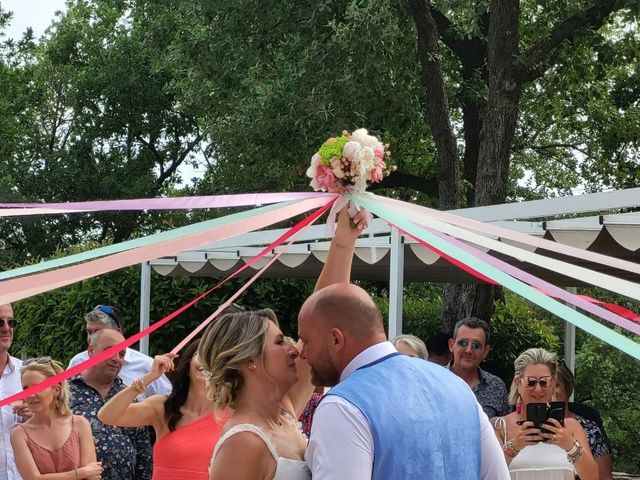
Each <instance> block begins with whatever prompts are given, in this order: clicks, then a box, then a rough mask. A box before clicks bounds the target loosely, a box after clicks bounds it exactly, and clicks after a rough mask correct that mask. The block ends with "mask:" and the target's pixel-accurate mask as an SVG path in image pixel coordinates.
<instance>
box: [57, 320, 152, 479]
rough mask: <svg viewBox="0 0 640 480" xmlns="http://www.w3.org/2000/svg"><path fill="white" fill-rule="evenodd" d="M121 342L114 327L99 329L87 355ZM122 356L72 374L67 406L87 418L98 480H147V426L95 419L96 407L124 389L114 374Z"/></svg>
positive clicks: (149, 460)
mask: <svg viewBox="0 0 640 480" xmlns="http://www.w3.org/2000/svg"><path fill="white" fill-rule="evenodd" d="M123 341H124V337H123V336H122V334H121V333H120V332H119V331H117V330H111V329H102V330H99V331H97V332H96V333H94V334H93V335H92V336H91V342H90V343H89V350H88V353H89V358H92V357H94V356H95V355H98V354H99V353H101V352H104V351H105V350H107V349H108V348H111V347H113V346H115V345H117V344H119V343H121V342H123ZM124 356H125V353H124V351H122V350H121V351H120V352H118V353H116V354H115V355H113V356H112V357H111V358H109V359H107V360H105V361H104V362H102V363H99V364H98V365H96V366H94V367H91V368H89V369H87V370H85V371H83V372H82V373H81V374H80V375H78V376H76V377H73V378H72V379H71V380H70V381H69V387H70V389H71V409H72V410H73V411H74V412H75V413H76V414H81V415H84V417H85V418H86V419H87V420H89V423H90V425H91V430H92V432H93V436H94V438H95V440H96V454H97V456H98V460H100V461H101V462H102V466H103V467H104V472H103V474H102V480H149V479H150V478H151V442H150V439H149V431H148V429H147V428H144V427H143V428H122V427H113V426H111V425H104V424H103V423H102V422H101V421H100V420H98V418H97V413H98V410H100V408H102V406H103V405H104V404H105V403H106V402H107V401H108V400H109V399H110V398H111V397H113V396H115V395H116V394H117V393H118V392H119V391H121V390H124V389H125V388H127V387H126V386H125V385H124V383H122V380H121V379H120V378H119V377H118V373H119V372H120V369H121V368H122V364H123V363H124Z"/></svg>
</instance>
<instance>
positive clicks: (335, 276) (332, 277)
mask: <svg viewBox="0 0 640 480" xmlns="http://www.w3.org/2000/svg"><path fill="white" fill-rule="evenodd" d="M351 220H353V223H354V224H355V226H352V225H351V222H350V221H349V214H348V212H347V207H345V208H343V209H342V210H341V211H340V214H339V215H338V223H337V225H336V233H335V236H334V237H333V240H331V246H330V247H329V253H328V255H327V261H326V262H325V264H324V267H323V268H322V272H321V273H320V276H319V277H318V281H317V282H316V288H315V290H316V291H317V290H320V289H321V288H324V287H326V286H328V285H332V284H334V283H349V281H350V280H351V263H352V260H353V252H354V251H355V246H356V240H357V239H358V237H359V236H360V235H361V234H362V232H363V230H364V229H365V228H367V224H366V213H365V211H364V210H361V211H359V212H358V213H357V214H356V216H355V217H354V218H353V219H351Z"/></svg>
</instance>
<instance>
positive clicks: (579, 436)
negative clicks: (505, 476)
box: [494, 348, 598, 480]
mask: <svg viewBox="0 0 640 480" xmlns="http://www.w3.org/2000/svg"><path fill="white" fill-rule="evenodd" d="M514 367H515V375H514V378H513V382H512V384H511V392H510V394H509V402H510V403H511V404H512V405H513V404H515V405H516V411H515V412H513V413H510V414H509V415H505V416H504V417H498V418H497V419H495V421H494V426H495V428H496V435H497V436H498V440H500V442H501V443H502V445H503V451H504V457H505V460H506V461H507V464H508V465H509V473H510V474H511V478H512V480H574V477H575V475H578V476H579V477H580V479H581V480H597V478H598V466H597V464H596V462H595V460H594V459H593V457H592V456H591V452H590V451H589V444H588V441H587V437H586V435H585V432H584V430H583V429H582V427H581V426H580V424H579V423H578V422H577V421H576V420H575V419H573V418H565V419H564V426H563V425H562V423H561V422H560V421H558V420H557V419H555V418H548V419H547V420H546V422H545V426H544V430H543V429H541V428H539V427H536V426H535V425H534V422H532V421H530V420H527V410H533V409H532V408H529V409H528V408H527V405H530V404H534V403H537V404H548V403H549V402H551V401H552V400H553V397H554V394H555V389H556V375H557V369H558V361H557V358H556V355H555V354H554V353H551V352H548V351H546V350H544V349H542V348H530V349H528V350H526V351H524V352H523V353H521V354H520V356H519V357H518V358H517V359H516V361H515V362H514Z"/></svg>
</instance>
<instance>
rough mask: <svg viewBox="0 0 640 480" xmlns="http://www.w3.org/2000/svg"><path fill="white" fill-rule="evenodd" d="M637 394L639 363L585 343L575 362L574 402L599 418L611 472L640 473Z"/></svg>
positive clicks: (603, 345)
mask: <svg viewBox="0 0 640 480" xmlns="http://www.w3.org/2000/svg"><path fill="white" fill-rule="evenodd" d="M636 341H637V340H636ZM639 391H640V362H638V361H637V360H634V359H630V358H629V356H628V355H626V354H624V353H622V352H620V351H619V350H617V349H615V348H613V347H611V346H609V345H608V344H606V343H604V342H601V341H599V340H597V339H596V338H594V337H591V336H589V337H588V338H585V339H584V341H583V342H582V345H581V347H580V350H579V352H578V356H577V359H576V394H575V398H576V400H577V401H579V402H584V403H586V404H588V405H591V406H593V407H596V408H597V410H598V412H599V413H600V415H601V416H602V419H603V421H604V426H605V430H606V432H607V435H608V436H609V440H610V441H611V444H612V447H613V452H612V458H613V465H614V471H624V472H628V473H640V451H639V450H638V445H639V444H640V430H639V429H638V428H637V426H638V425H640V399H638V395H637V394H638V392H639Z"/></svg>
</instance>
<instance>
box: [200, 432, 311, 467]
mask: <svg viewBox="0 0 640 480" xmlns="http://www.w3.org/2000/svg"><path fill="white" fill-rule="evenodd" d="M240 432H252V433H255V434H256V435H258V436H259V437H260V438H261V439H262V441H263V442H264V443H265V444H266V445H267V448H268V449H269V452H270V453H271V455H272V456H273V459H274V460H275V462H276V473H275V475H274V476H273V480H311V472H310V471H309V467H307V464H306V463H304V462H303V461H302V460H292V459H290V458H283V457H279V456H278V452H277V451H276V446H275V445H274V443H273V440H272V439H271V437H270V436H269V435H267V434H266V433H265V432H263V431H262V430H260V428H258V427H257V426H255V425H253V424H251V423H240V424H238V425H234V426H233V427H231V428H230V429H229V430H227V431H226V432H225V434H224V435H222V436H221V437H220V440H218V443H217V444H216V448H215V449H214V450H213V455H212V457H211V464H210V465H209V476H211V467H212V466H213V461H214V460H215V458H216V455H217V454H218V450H219V449H220V447H221V446H222V444H223V443H224V442H225V440H226V439H227V438H229V437H230V436H231V435H235V434H236V433H240Z"/></svg>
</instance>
